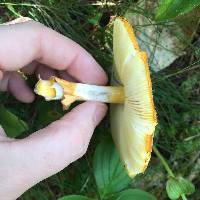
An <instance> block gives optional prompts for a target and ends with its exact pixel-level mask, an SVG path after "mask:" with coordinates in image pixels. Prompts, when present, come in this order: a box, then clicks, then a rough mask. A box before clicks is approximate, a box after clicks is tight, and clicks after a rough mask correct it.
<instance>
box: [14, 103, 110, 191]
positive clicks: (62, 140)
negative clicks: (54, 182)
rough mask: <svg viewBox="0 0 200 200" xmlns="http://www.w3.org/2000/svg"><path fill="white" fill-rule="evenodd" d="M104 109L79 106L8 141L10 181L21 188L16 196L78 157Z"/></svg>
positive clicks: (98, 105) (94, 104)
mask: <svg viewBox="0 0 200 200" xmlns="http://www.w3.org/2000/svg"><path fill="white" fill-rule="evenodd" d="M106 110H107V107H106V105H105V104H102V103H95V102H85V103H82V104H81V105H79V106H77V107H76V108H75V109H73V110H72V111H71V112H70V113H68V114H67V115H66V116H64V117H63V118H61V119H60V120H58V121H56V122H54V123H52V124H51V125H49V126H48V127H46V128H44V129H42V130H40V131H37V132H35V133H34V134H32V135H31V136H29V137H27V138H25V139H23V140H18V141H15V142H12V143H15V144H13V145H12V147H13V148H14V149H12V154H14V156H12V160H13V161H12V162H14V163H13V164H10V166H11V167H13V169H12V171H14V172H17V175H15V176H14V179H15V180H14V182H15V183H16V184H17V185H19V186H20V187H22V188H18V190H17V192H18V193H19V191H21V193H20V194H18V195H21V194H22V193H23V192H24V191H25V190H27V189H28V188H30V187H32V186H33V185H35V184H36V183H38V182H39V181H41V180H43V179H45V178H47V177H49V176H51V175H53V174H55V173H57V172H59V171H60V170H62V169H63V168H65V167H66V166H67V165H69V164H70V163H71V162H73V161H75V160H77V159H78V158H80V157H82V156H83V155H84V154H85V152H86V150H87V147H88V144H89V141H90V138H91V136H92V133H93V131H94V129H95V127H96V126H97V125H98V123H99V122H100V121H101V120H102V118H103V117H104V116H105V113H106ZM12 182H13V180H12Z"/></svg>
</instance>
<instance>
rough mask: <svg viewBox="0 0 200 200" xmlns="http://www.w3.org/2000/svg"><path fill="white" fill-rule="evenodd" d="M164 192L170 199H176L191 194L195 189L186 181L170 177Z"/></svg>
mask: <svg viewBox="0 0 200 200" xmlns="http://www.w3.org/2000/svg"><path fill="white" fill-rule="evenodd" d="M166 190H167V194H168V196H169V198H170V199H178V198H179V197H180V196H181V195H186V194H187V195H189V194H192V193H193V192H194V191H195V187H194V185H193V184H192V183H191V182H190V181H188V180H187V179H184V178H182V177H178V178H173V177H170V178H169V180H168V181H167V185H166Z"/></svg>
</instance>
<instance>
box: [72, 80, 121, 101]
mask: <svg viewBox="0 0 200 200" xmlns="http://www.w3.org/2000/svg"><path fill="white" fill-rule="evenodd" d="M74 93H75V96H77V98H78V100H84V101H99V102H105V103H123V102H124V90H123V87H114V86H97V85H89V84H82V83H76V88H75V92H74Z"/></svg>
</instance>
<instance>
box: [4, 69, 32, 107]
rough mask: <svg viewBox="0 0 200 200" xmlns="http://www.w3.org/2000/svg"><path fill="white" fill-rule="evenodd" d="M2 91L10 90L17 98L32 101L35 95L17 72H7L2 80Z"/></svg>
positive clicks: (25, 101) (26, 101)
mask: <svg viewBox="0 0 200 200" xmlns="http://www.w3.org/2000/svg"><path fill="white" fill-rule="evenodd" d="M0 91H9V92H10V93H11V94H12V95H13V96H14V97H15V98H16V99H17V100H19V101H22V102H24V103H30V102H32V101H33V100H34V98H35V96H34V94H33V92H32V90H31V89H30V88H29V87H28V86H27V85H26V82H25V81H24V79H22V77H21V76H20V75H19V74H18V73H17V72H6V73H4V75H3V78H2V79H1V80H0Z"/></svg>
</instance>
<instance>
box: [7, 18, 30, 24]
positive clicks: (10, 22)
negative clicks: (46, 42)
mask: <svg viewBox="0 0 200 200" xmlns="http://www.w3.org/2000/svg"><path fill="white" fill-rule="evenodd" d="M30 20H32V19H31V18H29V17H19V18H17V19H14V20H12V21H9V22H6V23H4V25H11V24H18V23H23V22H27V21H30Z"/></svg>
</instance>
